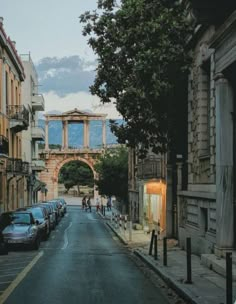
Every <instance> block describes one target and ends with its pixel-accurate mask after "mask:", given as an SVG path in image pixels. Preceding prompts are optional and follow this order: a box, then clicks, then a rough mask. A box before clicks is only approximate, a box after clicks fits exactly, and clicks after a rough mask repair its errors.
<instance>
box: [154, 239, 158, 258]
mask: <svg viewBox="0 0 236 304" xmlns="http://www.w3.org/2000/svg"><path fill="white" fill-rule="evenodd" d="M154 260H157V235H154Z"/></svg>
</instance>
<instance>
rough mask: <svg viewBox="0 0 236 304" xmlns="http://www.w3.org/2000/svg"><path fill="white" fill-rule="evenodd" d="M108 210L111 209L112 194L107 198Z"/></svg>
mask: <svg viewBox="0 0 236 304" xmlns="http://www.w3.org/2000/svg"><path fill="white" fill-rule="evenodd" d="M107 211H111V197H110V196H109V197H108V199H107Z"/></svg>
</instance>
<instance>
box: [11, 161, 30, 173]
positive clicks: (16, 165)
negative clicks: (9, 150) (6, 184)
mask: <svg viewBox="0 0 236 304" xmlns="http://www.w3.org/2000/svg"><path fill="white" fill-rule="evenodd" d="M6 171H7V173H12V174H15V175H28V174H29V163H28V162H23V161H22V160H21V159H19V158H8V160H7V167H6Z"/></svg>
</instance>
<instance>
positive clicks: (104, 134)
mask: <svg viewBox="0 0 236 304" xmlns="http://www.w3.org/2000/svg"><path fill="white" fill-rule="evenodd" d="M102 146H103V147H105V146H106V120H103V121H102Z"/></svg>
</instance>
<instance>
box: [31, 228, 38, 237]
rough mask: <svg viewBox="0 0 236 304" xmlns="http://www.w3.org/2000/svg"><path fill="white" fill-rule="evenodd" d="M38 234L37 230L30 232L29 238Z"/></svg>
mask: <svg viewBox="0 0 236 304" xmlns="http://www.w3.org/2000/svg"><path fill="white" fill-rule="evenodd" d="M36 233H37V230H36V229H31V230H30V233H29V236H35V235H36Z"/></svg>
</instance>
